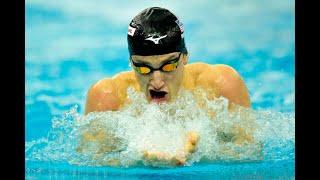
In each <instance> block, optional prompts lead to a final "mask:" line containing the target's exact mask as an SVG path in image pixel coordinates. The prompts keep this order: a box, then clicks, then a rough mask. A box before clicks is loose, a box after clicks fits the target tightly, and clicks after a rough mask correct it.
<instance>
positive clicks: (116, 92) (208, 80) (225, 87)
mask: <svg viewBox="0 0 320 180" xmlns="http://www.w3.org/2000/svg"><path fill="white" fill-rule="evenodd" d="M179 54H180V53H178V52H173V53H169V54H164V55H154V56H137V55H134V56H132V57H131V60H130V61H134V62H135V63H140V64H141V63H143V64H147V65H148V66H150V67H152V68H153V69H157V68H159V67H161V66H162V65H163V64H165V63H166V62H168V61H171V60H173V59H176V58H178V57H179V63H178V66H177V68H176V69H175V70H174V71H172V72H162V71H160V70H156V71H153V72H151V73H149V74H147V75H144V74H140V73H138V72H137V71H134V70H133V71H129V72H122V73H119V74H117V75H115V76H114V77H112V78H105V79H102V80H100V81H98V82H96V83H95V84H94V85H92V86H91V87H90V89H89V91H88V94H87V101H86V107H85V114H88V113H90V112H99V111H110V110H111V111H116V110H119V109H120V108H121V107H122V106H123V105H124V104H125V103H128V99H127V94H126V93H127V88H128V87H129V86H132V87H134V88H135V90H137V91H141V92H143V93H144V94H145V97H146V99H147V100H148V102H150V103H167V102H171V101H174V100H175V97H176V96H177V95H178V93H179V90H180V89H185V90H190V91H192V92H193V91H195V90H196V89H197V88H201V89H203V90H204V91H206V92H207V94H208V96H207V98H209V99H214V98H217V97H220V96H223V97H225V98H227V99H228V100H229V106H228V107H229V110H230V111H232V110H233V107H234V105H240V106H242V107H246V108H250V106H251V103H250V98H249V93H248V90H247V88H246V86H245V83H244V81H243V80H242V78H241V77H240V75H239V74H238V73H237V72H236V71H235V70H234V69H233V68H231V67H230V66H227V65H222V64H219V65H209V64H206V63H201V62H198V63H192V64H187V62H188V56H187V55H186V54H181V56H179ZM131 66H133V64H132V62H131ZM200 105H201V104H200ZM211 113H212V116H214V112H211ZM235 132H242V133H239V136H237V135H234V137H238V138H233V140H234V142H236V143H238V144H241V143H244V142H252V141H253V139H252V135H250V134H246V133H243V131H239V130H237V127H235ZM89 136H90V138H91V139H95V140H96V141H97V140H98V141H99V139H100V141H101V142H103V141H104V139H105V137H104V136H102V135H100V136H99V137H98V136H97V137H96V138H95V137H94V136H92V135H90V133H87V134H85V133H84V136H83V137H84V138H83V139H84V141H86V140H87V141H90V138H86V137H89ZM198 141H199V136H198V135H197V133H196V132H189V133H188V134H187V135H186V141H185V146H184V147H183V148H182V151H181V153H180V154H176V155H171V154H165V153H162V152H151V151H148V150H145V151H143V157H144V158H146V160H150V161H151V160H156V161H168V162H169V163H170V164H173V165H183V164H185V162H186V160H187V158H188V156H189V155H190V154H191V153H193V152H194V151H195V149H196V145H197V143H198Z"/></svg>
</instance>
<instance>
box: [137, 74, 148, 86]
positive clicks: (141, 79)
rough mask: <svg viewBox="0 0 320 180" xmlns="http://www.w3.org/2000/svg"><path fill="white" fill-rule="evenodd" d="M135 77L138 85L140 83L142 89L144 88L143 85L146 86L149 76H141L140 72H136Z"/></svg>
mask: <svg viewBox="0 0 320 180" xmlns="http://www.w3.org/2000/svg"><path fill="white" fill-rule="evenodd" d="M136 79H137V81H138V83H139V85H140V87H141V88H142V89H144V88H145V86H147V84H148V81H149V78H148V77H146V76H143V75H141V74H137V73H136Z"/></svg>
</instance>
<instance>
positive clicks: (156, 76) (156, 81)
mask: <svg viewBox="0 0 320 180" xmlns="http://www.w3.org/2000/svg"><path fill="white" fill-rule="evenodd" d="M164 84H165V83H164V79H163V74H162V73H161V72H160V71H154V72H153V73H152V75H151V81H150V85H151V86H152V87H153V88H155V89H157V90H160V89H161V88H162V87H163V86H164Z"/></svg>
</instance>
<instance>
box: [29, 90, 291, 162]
mask: <svg viewBox="0 0 320 180" xmlns="http://www.w3.org/2000/svg"><path fill="white" fill-rule="evenodd" d="M179 94H180V95H179V97H177V100H176V101H174V102H172V103H167V104H160V105H157V104H153V103H151V104H149V103H148V102H147V101H146V99H145V97H144V94H142V93H138V92H135V91H134V90H133V88H129V89H128V98H129V99H130V101H131V102H134V103H131V104H127V105H125V106H124V107H123V108H122V109H120V110H119V111H108V112H92V113H89V114H87V115H86V116H84V115H81V114H79V113H78V112H77V106H74V107H72V108H71V109H70V110H69V111H68V112H66V113H65V114H64V115H62V116H61V117H55V118H53V119H52V128H51V130H50V132H49V133H48V136H47V137H43V138H41V139H38V140H34V141H30V142H26V150H25V153H26V160H37V161H66V162H68V163H70V164H76V165H86V166H104V165H108V164H110V162H117V164H119V165H120V166H124V167H128V166H132V165H143V164H144V165H153V166H163V165H165V166H167V165H169V164H157V162H152V163H151V164H150V162H147V161H145V159H144V158H143V151H144V150H149V151H161V152H165V153H173V154H175V153H178V152H179V150H180V149H181V147H183V145H184V142H185V138H186V134H187V133H188V132H190V131H192V132H197V133H198V134H199V137H200V140H199V142H198V145H197V150H196V151H195V152H194V153H193V154H192V155H191V156H190V157H189V158H188V160H187V165H191V164H193V163H195V162H200V161H232V162H234V161H237V162H238V161H239V162H242V161H257V160H281V159H288V158H291V159H292V158H294V155H293V153H294V142H295V137H294V126H295V124H294V118H295V117H294V114H293V113H280V112H271V111H255V110H252V109H245V108H241V107H236V112H235V113H229V111H228V108H227V107H228V100H227V99H225V98H223V97H221V98H217V99H215V100H208V99H206V98H205V95H204V94H203V93H202V92H201V91H199V92H198V94H200V96H201V97H204V98H205V99H204V102H203V103H202V104H203V107H205V108H200V107H199V105H198V103H197V101H196V100H195V99H196V97H195V96H194V95H193V94H192V93H191V92H188V91H181V92H180V93H179ZM206 109H210V110H212V111H214V112H215V114H216V115H215V117H214V118H212V117H211V115H210V114H209V113H208V111H207V110H206ZM234 125H237V126H238V127H241V128H243V129H244V130H245V132H251V133H252V134H253V138H254V140H255V142H256V143H247V144H243V145H238V144H236V143H233V142H221V137H220V136H218V134H219V133H221V132H224V133H225V134H226V135H227V134H228V133H229V132H230V131H232V128H233V126H234ZM89 127H90V131H96V132H98V131H99V130H104V131H106V132H108V133H109V134H111V135H112V137H113V138H109V139H106V142H105V143H106V144H107V147H108V148H111V149H113V150H112V151H111V152H108V153H99V149H100V148H101V143H99V142H94V141H93V142H91V143H87V144H86V146H85V147H86V148H85V149H86V150H85V151H82V152H81V153H80V152H77V151H76V149H77V148H79V145H80V144H81V139H80V137H81V135H82V134H83V132H85V131H88V129H89ZM226 137H227V136H226ZM261 148H262V151H260V150H259V149H261Z"/></svg>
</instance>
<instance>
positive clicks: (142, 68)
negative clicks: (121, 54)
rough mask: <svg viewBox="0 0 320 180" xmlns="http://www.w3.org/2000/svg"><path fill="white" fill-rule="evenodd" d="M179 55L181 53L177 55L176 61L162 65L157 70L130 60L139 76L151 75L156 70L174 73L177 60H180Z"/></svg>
mask: <svg viewBox="0 0 320 180" xmlns="http://www.w3.org/2000/svg"><path fill="white" fill-rule="evenodd" d="M180 55H181V53H180V54H179V56H178V57H177V58H176V59H174V60H171V61H169V62H166V63H164V64H163V65H162V66H161V67H160V68H157V69H156V68H153V67H151V66H148V65H146V64H143V63H136V62H134V61H132V60H131V62H132V64H133V69H134V70H136V71H137V72H138V73H140V74H149V73H151V72H153V71H157V70H160V71H162V72H171V71H174V70H175V69H177V67H178V64H179V60H180Z"/></svg>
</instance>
